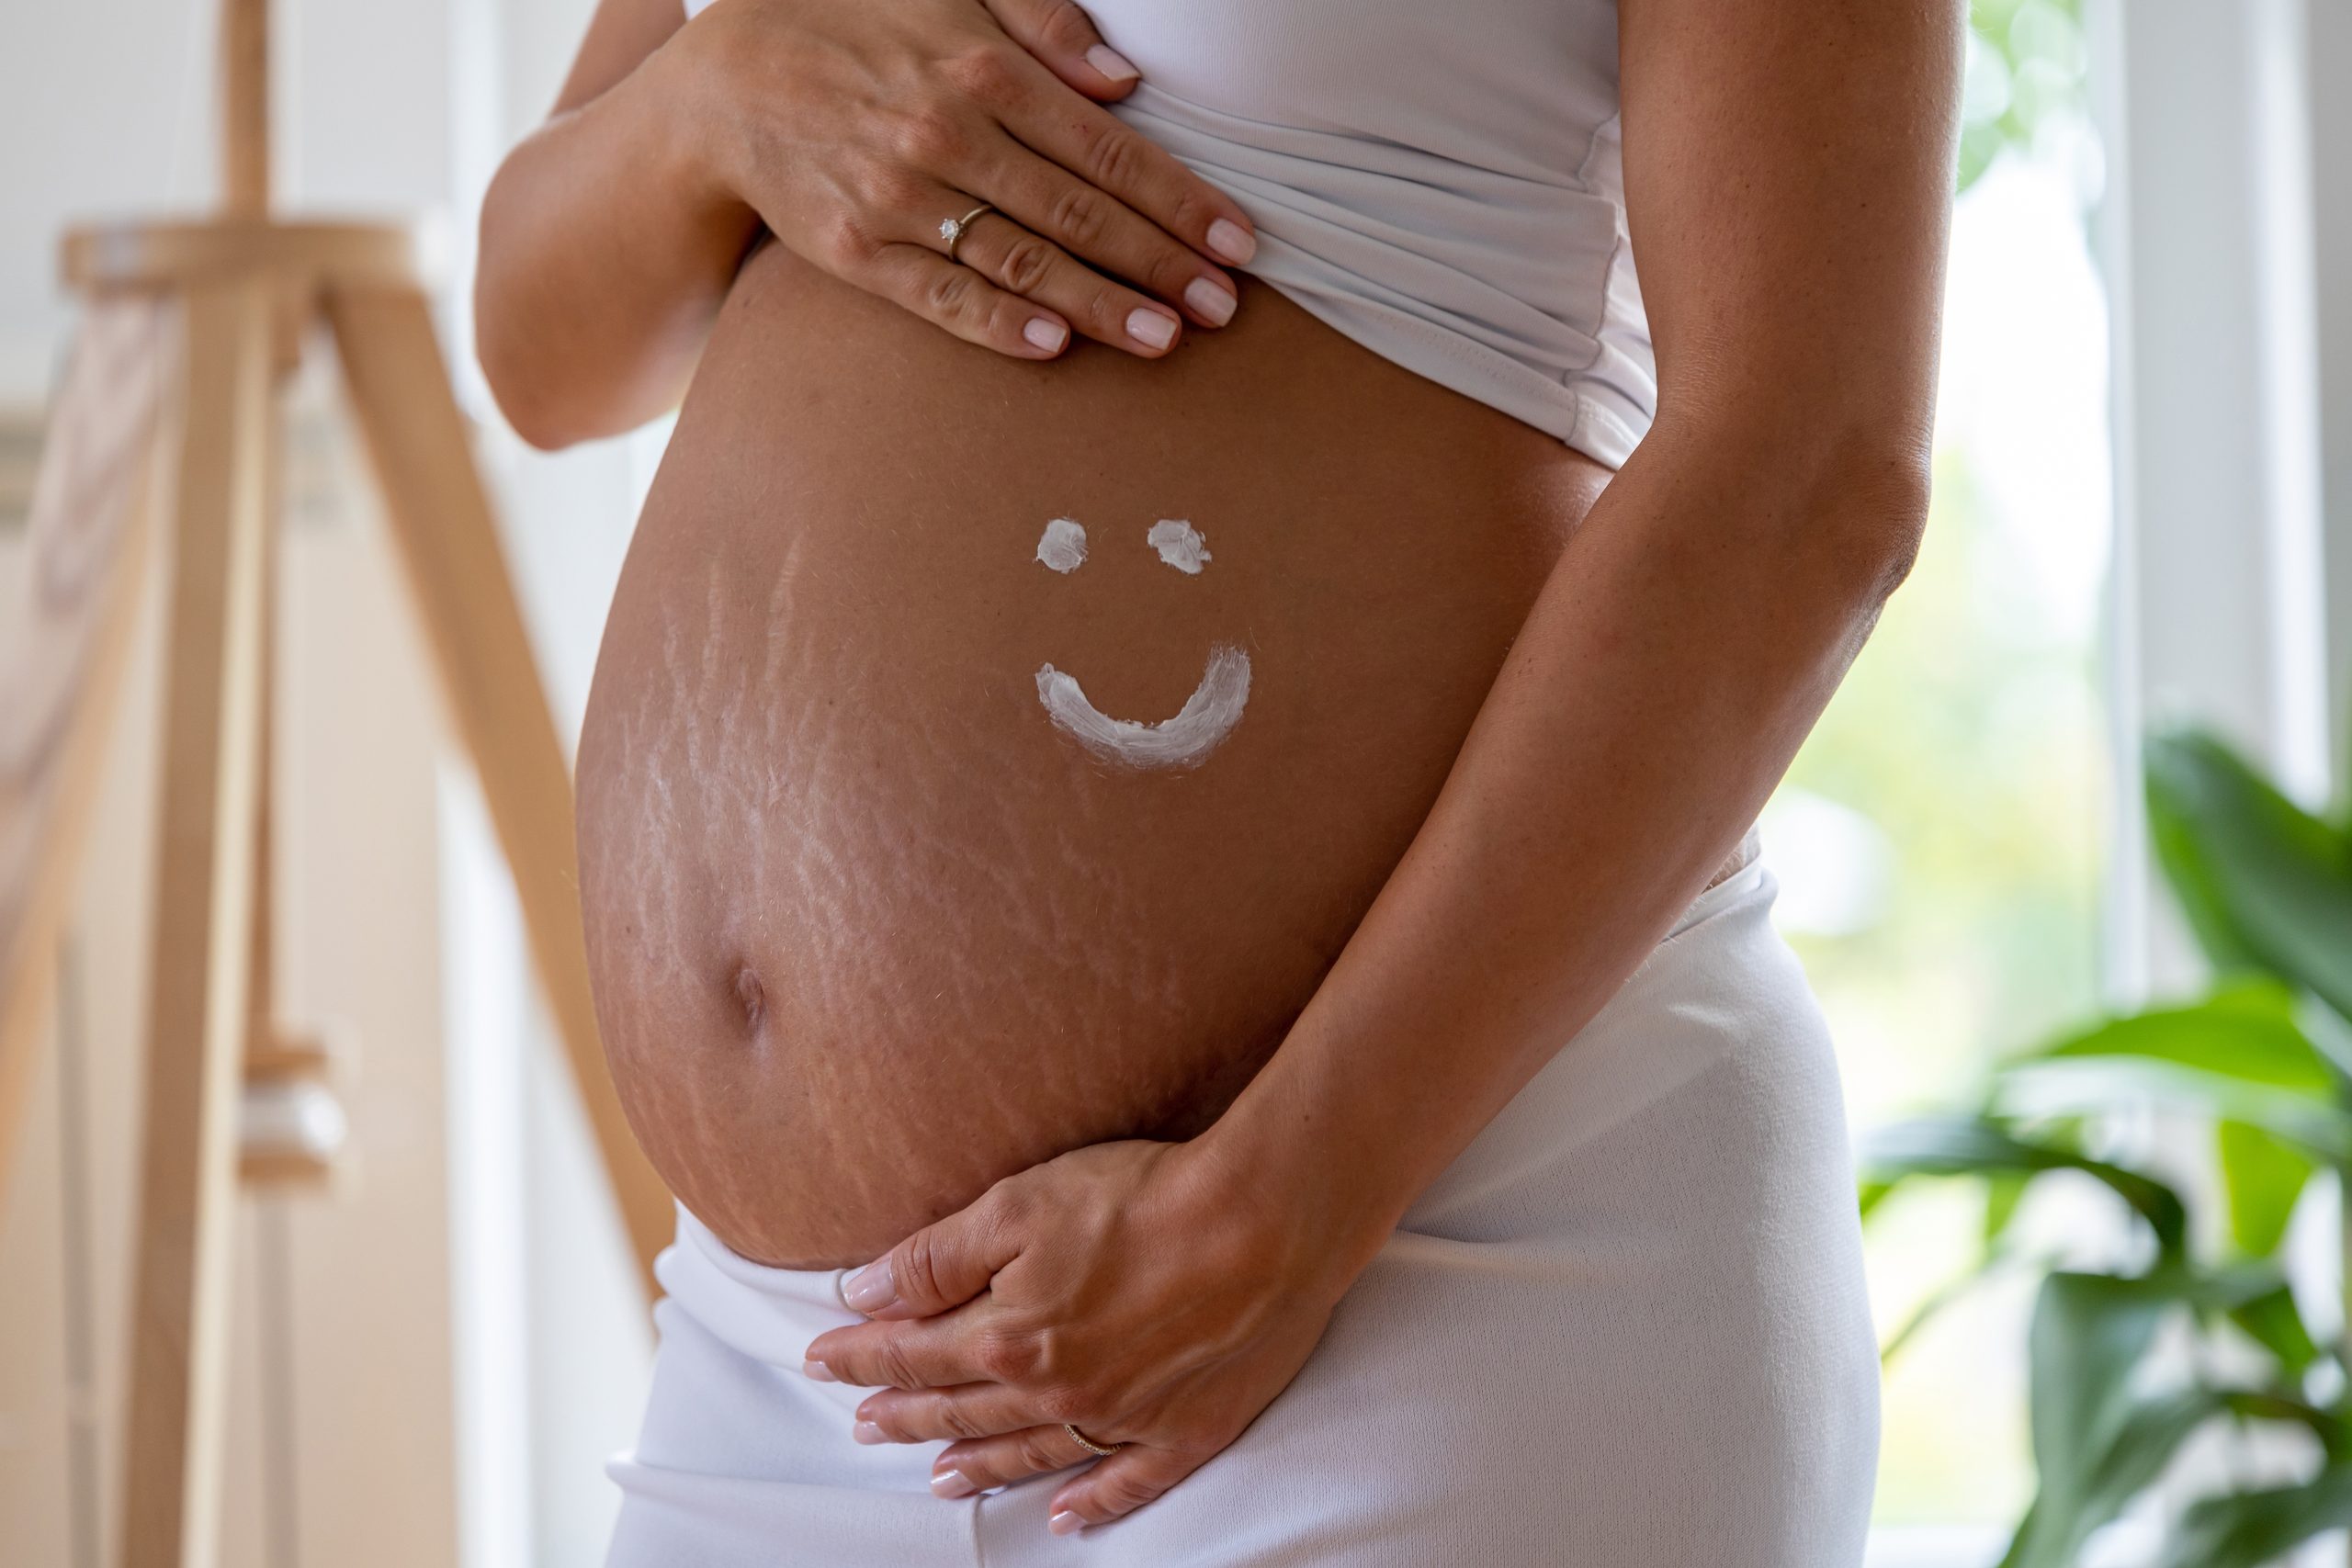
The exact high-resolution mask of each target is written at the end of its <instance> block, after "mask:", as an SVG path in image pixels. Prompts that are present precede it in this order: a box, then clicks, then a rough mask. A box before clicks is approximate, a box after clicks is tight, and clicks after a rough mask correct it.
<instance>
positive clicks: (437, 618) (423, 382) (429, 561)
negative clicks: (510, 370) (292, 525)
mask: <svg viewBox="0 0 2352 1568" xmlns="http://www.w3.org/2000/svg"><path fill="white" fill-rule="evenodd" d="M221 40H222V51H221V52H222V62H223V78H222V85H223V92H222V100H221V101H222V105H223V130H224V135H223V141H222V146H223V153H224V171H225V179H224V189H225V200H224V203H223V209H222V210H221V211H220V213H219V214H218V215H217V216H215V217H212V218H209V219H206V220H197V221H188V222H161V223H124V224H115V225H107V226H101V227H95V228H89V229H84V230H79V231H74V233H71V234H69V235H68V236H67V238H66V241H65V243H64V248H63V271H64V276H65V277H66V279H67V281H68V283H69V284H70V285H71V286H72V287H73V288H75V289H76V290H77V291H78V292H80V293H81V294H82V295H83V297H84V299H85V304H86V305H87V307H88V309H89V311H90V319H89V321H88V323H87V326H86V327H85V332H84V333H83V336H82V341H81V343H80V345H79V351H78V356H77V360H76V362H75V364H74V370H73V372H72V373H71V374H70V375H69V376H68V378H67V380H66V383H65V388H64V391H63V394H62V397H61V399H60V401H59V404H58V406H57V408H56V409H55V410H54V412H53V416H52V420H51V426H52V430H53V431H54V432H55V433H56V438H55V439H54V441H53V442H52V450H53V452H54V454H55V457H54V460H55V462H56V463H57V464H58V465H59V466H60V469H61V473H62V478H61V479H59V482H57V483H55V484H49V483H47V481H48V480H49V479H51V475H50V474H49V473H48V472H47V471H45V472H44V475H43V479H44V490H43V491H42V492H41V494H42V495H44V496H46V498H47V508H46V515H44V506H43V502H41V500H40V499H38V498H37V502H36V515H35V523H34V527H33V531H32V535H31V536H30V539H29V541H28V542H29V543H30V545H31V547H32V548H33V551H34V554H35V563H34V569H35V571H36V573H37V574H40V573H43V572H46V573H47V574H48V576H47V577H46V578H44V580H43V581H44V582H45V583H47V584H48V586H46V587H44V588H43V589H42V592H45V593H47V594H48V597H47V598H45V599H44V598H41V597H40V595H39V594H36V596H35V607H34V609H33V610H32V612H30V619H31V620H32V621H33V622H34V623H36V624H34V625H33V626H32V627H31V629H30V632H29V633H28V636H29V637H30V638H31V639H32V640H30V641H29V642H28V643H27V644H26V645H25V646H24V647H20V648H18V649H16V651H15V655H14V657H16V658H17V666H14V667H12V666H10V665H0V712H6V713H8V714H10V715H11V716H17V715H19V714H20V713H34V712H38V714H39V716H40V717H39V722H38V723H35V722H34V721H32V720H25V721H23V725H22V728H23V730H24V733H23V734H22V735H19V736H18V737H17V740H16V741H15V742H14V744H15V747H16V749H15V750H14V751H12V750H10V749H9V744H10V729H9V727H8V726H7V725H6V724H0V1182H5V1180H6V1174H7V1172H8V1170H9V1168H10V1167H11V1165H12V1163H13V1159H12V1156H13V1154H14V1145H15V1142H16V1140H15V1134H16V1131H17V1126H18V1124H19V1121H20V1116H21V1110H22V1106H21V1101H22V1099H23V1093H22V1089H23V1085H24V1083H25V1081H26V1079H27V1078H28V1077H29V1071H30V1069H29V1058H30V1055H31V1052H32V1050H33V1048H34V1044H33V1042H34V1037H35V1035H36V1034H37V1032H38V1029H37V1025H38V1024H39V1023H40V1021H41V1019H42V1017H43V1014H44V1011H45V1009H46V1005H47V1002H46V985H45V982H46V981H47V979H48V978H49V976H50V973H51V959H52V954H53V953H54V951H55V943H56V941H57V936H58V931H59V928H60V926H61V923H62V919H63V916H64V912H65V908H66V905H67V903H68V901H69V897H70V889H71V886H72V882H73V871H74V865H75V863H76V862H77V860H78V854H79V848H80V840H81V839H82V837H83V834H84V830H85V828H86V826H87V821H86V819H87V816H88V811H87V804H88V801H89V798H90V796H91V795H92V793H93V784H94V781H95V778H96V773H97V770H98V767H99V765H100V763H101V761H102V751H103V742H104V736H105V734H106V731H107V714H108V712H109V710H110V708H111V707H112V705H113V702H114V699H115V697H116V695H117V690H118V687H119V677H120V674H121V672H122V668H123V665H124V664H125V663H126V662H127V649H128V647H129V643H130V626H131V622H132V621H133V619H134V617H135V609H136V602H137V598H138V595H137V593H136V592H135V588H136V583H137V581H138V579H139V573H140V561H141V554H142V551H141V534H142V529H141V525H140V513H141V510H142V500H143V492H144V489H145V484H146V480H147V479H149V478H153V477H163V478H165V479H167V483H166V484H165V486H164V488H165V489H166V490H167V491H168V493H169V496H170V508H169V513H168V518H169V523H168V525H169V528H170V536H169V547H168V548H167V549H166V550H165V551H164V552H163V553H164V558H166V559H167V560H168V562H169V570H170V572H171V578H170V584H169V592H168V595H167V610H166V615H167V616H168V626H167V630H166V633H165V637H164V650H165V651H164V657H165V659H166V660H167V664H166V668H165V672H164V717H163V725H164V728H163V746H162V758H163V770H164V776H163V782H162V819H161V833H160V847H159V851H158V858H159V865H158V867H157V876H158V881H157V885H156V912H155V924H154V929H153V971H152V989H151V1000H150V1012H149V1017H148V1022H147V1031H148V1038H147V1055H146V1106H145V1125H144V1131H143V1137H142V1139H141V1176H140V1180H139V1187H138V1220H137V1226H138V1234H137V1238H136V1239H137V1253H136V1259H135V1264H134V1282H133V1301H132V1305H131V1320H132V1344H131V1347H130V1421H129V1426H128V1428H127V1440H128V1448H127V1450H126V1464H125V1477H126V1483H127V1486H126V1496H125V1507H126V1510H127V1511H126V1517H125V1521H124V1522H125V1528H124V1530H123V1533H122V1545H123V1554H124V1555H123V1560H124V1562H126V1563H127V1564H130V1565H131V1568H198V1565H204V1564H209V1563H210V1562H213V1561H214V1559H215V1556H216V1554H217V1551H218V1546H217V1542H218V1540H219V1527H220V1508H219V1500H220V1480H221V1465H220V1447H221V1428H222V1419H223V1416H224V1410H225V1393H226V1388H227V1381H228V1380H227V1364H228V1345H229V1335H228V1325H229V1309H230V1304H231V1290H230V1286H231V1260H232V1239H233V1237H232V1226H233V1224H234V1220H235V1215H236V1202H235V1200H236V1196H237V1192H238V1183H239V1179H240V1178H239V1168H240V1162H239V1148H240V1141H239V1125H238V1122H239V1107H240V1101H241V1095H242V1094H243V1092H244V1091H245V1089H246V1088H247V1087H248V1086H250V1085H252V1084H254V1083H255V1082H257V1081H268V1080H270V1079H272V1078H280V1077H288V1076H295V1077H299V1076H300V1075H301V1074H304V1073H306V1072H311V1071H315V1070H316V1068H317V1065H318V1061H319V1054H318V1052H317V1049H316V1047H314V1046H311V1045H309V1044H306V1043H302V1042H300V1041H297V1040H290V1039H288V1037H286V1036H284V1035H282V1034H281V1032H279V1031H278V1030H277V1027H276V1024H275V1021H273V1020H272V1019H271V1018H270V1017H269V1016H268V1011H269V1006H268V998H269V985H268V963H269V954H270V949H271V931H270V916H269V908H268V899H267V897H266V887H267V884H268V856H269V852H270V850H269V830H268V802H267V798H266V784H265V781H266V778H267V776H268V767H267V755H268V748H269V745H270V737H269V724H268V720H267V712H268V707H269V700H270V691H271V682H270V674H269V666H270V660H271V656H272V650H271V649H270V647H269V637H268V633H267V627H268V625H269V622H270V619H271V615H270V602H271V601H270V595H271V592H272V584H273V581H274V577H275V573H274V571H273V560H274V558H275V554H276V549H277V528H276V526H275V522H276V520H275V517H274V515H273V512H274V505H275V500H276V493H277V482H276V473H277V464H278V461H279V458H280V453H279V451H278V440H277V391H278V388H279V385H280V383H281V381H282V379H283V378H284V376H285V374H286V373H287V372H288V370H290V369H291V368H292V367H294V366H295V365H296V364H297V363H298V362H299V360H300V355H301V353H302V349H303V340H304V338H305V336H306V335H307V334H308V332H309V329H310V328H311V326H313V325H314V324H317V323H319V322H321V321H323V323H324V324H325V326H326V327H327V328H328V329H329V330H330V331H331V332H332V333H334V343H335V346H336V349H337V350H338V356H339V358H340V361H341V365H342V369H343V374H344V378H345V382H346V384H347V389H348V392H349V396H350V402H351V406H352V408H353V410H354V411H355V413H356V418H357V420H358V423H359V424H360V426H361V429H362V432H363V434H364V436H365V439H366V443H367V446H368V449H369V452H370V455H371V457H372V459H373V466H374V468H375V472H376V474H377V477H378V480H379V484H380V486H381V489H382V491H383V498H384V502H385V512H386V514H387V516H388V518H389V520H390V526H391V529H392V532H393V535H394V536H395V542H396V545H397V548H398V552H399V555H400V557H401V562H402V565H403V568H404V570H405V575H406V578H407V581H408V584H409V587H410V589H411V591H412V592H413V598H414V600H415V603H416V605H417V608H418V610H419V612H420V613H421V615H422V618H423V621H424V630H425V633H426V640H427V643H428V644H429V646H430V647H431V649H432V651H433V660H434V664H435V671H436V672H437V674H438V676H439V684H440V687H441V690H442V693H443V694H444V696H445V697H446V699H447V705H448V708H449V711H450V713H451V715H452V716H453V717H454V719H455V721H456V729H457V733H458V738H459V739H461V741H462V742H463V744H464V746H465V748H466V750H467V751H468V752H469V754H470V755H471V757H472V759H473V761H474V764H475V767H476V768H477V769H478V770H479V773H480V775H481V787H482V793H483V795H484V797H485V798H486V800H487V802H488V805H489V809H490V817H491V820H492V824H493V826H494V828H495V829H496V832H497V835H498V838H499V841H500V843H501V845H502V847H503V850H504V852H505V855H506V858H507V860H508V862H509V863H510V864H511V866H512V868H513V871H514V874H515V886H516V888H517V890H518V892H519V893H520V895H521V905H522V910H523V916H524V921H525V924H526V928H527V930H528V933H529V942H530V947H531V952H532V956H533V959H534V963H535V966H536V968H537V973H538V976H539V979H540V981H541V983H542V985H543V986H544V987H545V990H546V995H547V998H548V1003H549V1006H550V1010H551V1012H552V1014H553V1016H554V1019H555V1022H556V1025H557V1028H558V1030H559V1031H560V1033H561V1036H562V1039H563V1043H564V1046H565V1049H566V1052H567V1054H568V1055H569V1056H570V1059H571V1065H572V1067H573V1069H574V1073H575V1076H576V1077H577V1078H578V1081H579V1085H580V1089H581V1093H582V1100H584V1101H585V1103H586V1105H587V1108H588V1113H589V1118H590V1121H591V1122H592V1123H593V1125H594V1133H595V1135H596V1140H597V1144H598V1145H599V1147H600V1149H601V1151H602V1154H603V1156H604V1161H605V1168H606V1169H607V1171H608V1173H609V1174H610V1176H611V1178H612V1181H613V1186H614V1190H615V1192H616V1197H617V1198H618V1200H619V1204H620V1209H621V1213H622V1214H623V1216H624V1219H625V1221H626V1223H627V1224H628V1232H629V1236H630V1239H631V1242H632V1243H633V1245H634V1247H635V1249H636V1252H637V1255H638V1257H639V1259H640V1261H641V1262H642V1264H643V1265H644V1266H645V1269H646V1271H647V1277H648V1279H649V1280H650V1269H651V1262H652V1258H653V1256H654V1254H655V1253H656V1252H657V1251H658V1250H659V1249H660V1247H662V1245H663V1244H664V1242H665V1241H666V1239H667V1237H668V1235H669V1232H670V1229H671V1226H672V1218H673V1216H672V1211H671V1207H670V1200H669V1197H668V1194H667V1193H666V1192H665V1191H664V1190H663V1189H662V1184H661V1182H660V1180H659V1179H658V1178H656V1177H655V1176H654V1174H653V1171H652V1169H651V1168H650V1166H649V1165H648V1164H647V1163H646V1161H645V1158H644V1156H643V1155H642V1154H641V1153H640V1152H639V1149H638V1147H637V1145H636V1143H635V1141H634V1140H633V1139H632V1137H631V1136H630V1134H629V1131H628V1125H627V1123H626V1122H624V1121H623V1119H622V1116H621V1111H620V1106H619V1101H618V1100H617V1097H616V1094H615V1092H614V1089H613V1087H612V1083H611V1080H610V1078H609V1077H607V1075H606V1072H605V1063H604V1055H603V1051H602V1048H601V1045H600V1043H599V1042H598V1038H597V1032H596V1022H595V1017H594V1011H593V1010H592V1008H591V1005H590V998H589V990H588V973H587V958H586V953H585V950H584V946H583V941H582V923H581V915H580V908H579V903H578V897H577V875H576V870H575V866H574V860H573V847H572V803H571V777H570V773H569V769H568V767H567V765H566V762H565V760H564V753H563V749H562V745H561V742H560V739H559V738H558V736H557V732H556V728H555V724H554V720H553V718H552V716H550V714H549V712H548V704H547V700H546V695H545V692H544V689H543V687H542V686H541V683H540V681H539V675H538V671H537V664H536V662H535V660H534V659H533V656H532V652H531V649H530V644H529V641H528V639H527V637H526V632H525V628H524V624H523V620H522V616H521V614H520V611H519V609H518V607H517V604H516V600H515V591H514V586H513V582H512V580H511V579H510V577H509V575H508V572H507V568H506V562H505V559H504V557H503V554H502V552H501V549H500V547H499V543H498V538H497V533H496V529H495V526H494V525H493V522H492V513H491V508H490V503H489V501H488V498H487V496H486V494H485V492H484V491H483V488H482V484H481V478H480V476H479V474H478V473H477V471H476V469H475V467H474V463H473V458H472V455H471V452H470V450H469V446H468V440H467V431H466V424H465V421H464V419H463V417H462V415H461V414H460V413H459V412H458V406H457V403H456V401H455V400H454V398H453V396H452V394H451V391H450V387H449V380H448V372H447V366H446V364H445V363H444V361H443V359H442V356H441V351H440V348H439V345H438V344H437V343H436V342H435V336H434V331H433V323H432V317H431V314H430V310H429V307H428V302H427V299H426V295H425V293H424V287H423V285H422V282H421V280H420V276H419V272H418V268H417V265H416V260H415V255H414V247H413V243H412V239H411V236H410V233H409V231H407V230H405V229H402V228H399V227H388V226H381V225H374V224H357V223H297V222H283V221H278V220H275V219H273V218H272V217H271V216H270V198H269V185H270V173H269V127H268V107H267V106H268V96H269V95H268V42H267V6H266V0H223V11H222V29H221ZM155 448H161V449H162V450H161V453H160V456H161V457H163V458H164V459H167V461H166V462H162V463H157V464H153V465H151V464H150V463H149V461H148V455H149V453H150V451H151V450H153V449H155ZM153 468H165V469H167V470H168V472H167V474H166V475H164V476H157V475H155V474H153V472H152V469H153ZM68 469H70V470H73V471H70V472H66V471H64V470H68ZM45 470H46V463H45ZM61 563H62V565H61ZM50 579H54V580H55V581H54V582H51V581H49V580H50ZM58 583H62V584H63V588H62V591H57V592H51V589H55V588H56V585H57V584H58ZM10 656H11V655H10V649H9V645H8V642H7V638H6V637H0V657H10ZM12 705H13V706H12ZM52 720H53V722H52ZM297 1163H299V1162H297ZM264 1174H266V1173H265V1172H261V1171H257V1170H254V1169H252V1168H248V1170H247V1171H246V1175H247V1177H248V1179H252V1178H255V1177H257V1176H261V1175H264Z"/></svg>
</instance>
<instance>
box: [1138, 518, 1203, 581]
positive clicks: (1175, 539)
mask: <svg viewBox="0 0 2352 1568" xmlns="http://www.w3.org/2000/svg"><path fill="white" fill-rule="evenodd" d="M1144 542H1145V543H1146V544H1148V545H1149V546H1150V547H1152V548H1153V549H1155V550H1158V551H1159V558H1160V559H1161V560H1164V561H1166V562H1167V563H1168V564H1169V565H1170V566H1172V567H1174V568H1175V569H1176V570H1178V571H1181V572H1182V573H1184V574H1185V575H1186V576H1187V577H1198V576H1200V574H1201V563H1202V562H1203V561H1205V560H1209V559H1211V558H1212V557H1211V556H1210V555H1209V548H1208V544H1209V542H1208V541H1207V540H1206V539H1204V538H1203V537H1202V536H1201V531H1200V530H1199V529H1198V528H1195V527H1193V525H1191V524H1190V523H1185V522H1182V521H1180V520H1178V519H1176V518H1173V517H1163V518H1161V519H1160V520H1159V522H1157V523H1154V524H1153V525H1151V532H1149V533H1148V534H1146V535H1145V536H1144Z"/></svg>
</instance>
